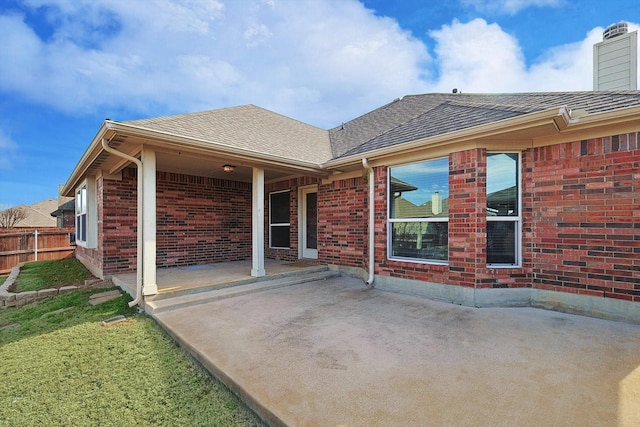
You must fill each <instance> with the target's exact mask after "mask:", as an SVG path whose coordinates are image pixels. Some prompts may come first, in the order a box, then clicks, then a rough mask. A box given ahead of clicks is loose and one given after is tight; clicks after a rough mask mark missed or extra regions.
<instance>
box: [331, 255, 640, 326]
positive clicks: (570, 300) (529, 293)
mask: <svg viewBox="0 0 640 427" xmlns="http://www.w3.org/2000/svg"><path fill="white" fill-rule="evenodd" d="M333 268H336V269H338V270H340V271H342V268H341V267H333ZM357 270H360V272H359V271H357ZM362 271H363V270H362V269H354V268H351V269H349V270H346V271H345V273H346V274H349V273H351V275H354V276H356V277H362V274H363V273H362ZM364 274H366V273H364ZM374 287H375V288H376V289H379V290H381V291H388V292H396V293H400V294H406V295H414V296H419V297H424V298H428V299H432V300H436V301H442V302H448V303H451V304H457V305H464V306H468V307H476V308H499V307H532V308H538V309H544V310H551V311H559V312H563V313H569V314H577V315H581V316H586V317H594V318H598V319H604V320H613V321H620V322H627V323H634V324H640V304H638V303H636V302H631V301H624V300H619V299H614V298H603V297H594V296H590V295H581V294H573V293H569V292H556V291H548V290H544V289H536V288H500V289H493V288H478V289H475V288H465V287H461V286H453V285H446V284H442V283H433V282H423V281H420V280H411V279H401V278H397V277H390V276H380V275H376V276H375V281H374Z"/></svg>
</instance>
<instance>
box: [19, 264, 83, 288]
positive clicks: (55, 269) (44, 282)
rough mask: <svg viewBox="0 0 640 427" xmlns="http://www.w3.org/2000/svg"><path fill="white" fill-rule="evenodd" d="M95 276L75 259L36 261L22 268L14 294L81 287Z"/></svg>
mask: <svg viewBox="0 0 640 427" xmlns="http://www.w3.org/2000/svg"><path fill="white" fill-rule="evenodd" d="M92 277H93V276H92V275H91V273H90V272H89V271H88V270H87V269H86V268H85V266H84V265H82V263H81V262H80V261H78V260H77V259H75V258H67V259H59V260H52V261H36V262H30V263H28V264H25V265H24V266H22V268H20V274H19V275H18V277H17V278H16V281H15V283H14V284H13V286H12V290H11V291H12V292H26V291H39V290H41V289H45V288H57V287H60V286H66V285H79V284H82V283H84V281H85V280H86V279H90V278H92Z"/></svg>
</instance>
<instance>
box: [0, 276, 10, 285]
mask: <svg viewBox="0 0 640 427" xmlns="http://www.w3.org/2000/svg"><path fill="white" fill-rule="evenodd" d="M7 277H9V276H0V286H2V285H3V284H4V281H5V280H7Z"/></svg>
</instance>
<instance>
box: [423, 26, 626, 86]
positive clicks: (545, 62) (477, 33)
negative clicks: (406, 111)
mask: <svg viewBox="0 0 640 427" xmlns="http://www.w3.org/2000/svg"><path fill="white" fill-rule="evenodd" d="M637 28H638V25H637V24H634V23H630V24H629V31H634V30H636V29H637ZM602 31H603V28H600V27H596V28H594V29H592V30H590V31H589V32H588V33H586V34H585V37H584V39H582V40H579V41H576V42H575V43H569V44H565V45H559V46H555V47H553V48H551V49H549V50H547V51H546V52H545V53H544V55H542V56H541V57H540V58H538V59H537V60H535V61H534V62H533V63H532V64H531V65H530V66H529V67H527V65H526V62H525V59H524V55H523V53H522V50H521V48H520V45H519V43H518V40H516V39H515V38H513V37H512V36H511V35H509V34H507V33H506V32H505V31H504V30H502V28H500V26H499V25H498V24H489V23H487V22H486V21H485V20H483V19H474V20H473V21H470V22H467V23H461V22H459V21H457V20H454V21H453V22H452V23H451V25H444V26H442V28H441V29H439V30H435V31H431V32H430V33H429V35H430V36H431V37H432V38H433V40H434V41H435V48H434V52H435V56H434V63H436V64H438V65H437V67H438V76H439V77H438V78H437V79H434V80H432V81H431V82H430V84H429V89H430V90H433V91H441V92H450V91H451V90H452V89H453V88H457V89H459V90H460V91H462V92H468V93H471V92H473V93H479V92H496V93H500V92H541V91H580V90H587V91H588V90H592V89H593V45H594V44H595V43H598V42H600V41H602Z"/></svg>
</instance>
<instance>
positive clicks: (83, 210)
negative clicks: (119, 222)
mask: <svg viewBox="0 0 640 427" xmlns="http://www.w3.org/2000/svg"><path fill="white" fill-rule="evenodd" d="M75 202H76V211H75V219H76V233H75V239H76V244H78V245H80V246H84V247H87V248H95V247H96V246H97V242H98V218H97V204H96V185H95V179H94V178H93V177H87V179H86V180H85V182H84V183H83V184H82V185H81V186H80V187H78V189H77V190H76V200H75Z"/></svg>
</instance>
